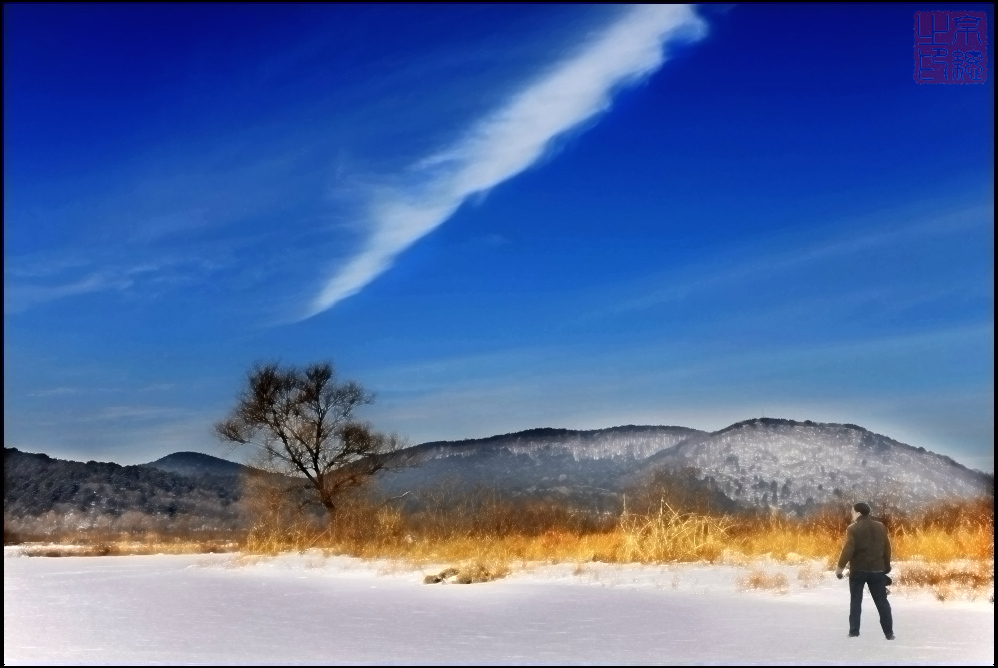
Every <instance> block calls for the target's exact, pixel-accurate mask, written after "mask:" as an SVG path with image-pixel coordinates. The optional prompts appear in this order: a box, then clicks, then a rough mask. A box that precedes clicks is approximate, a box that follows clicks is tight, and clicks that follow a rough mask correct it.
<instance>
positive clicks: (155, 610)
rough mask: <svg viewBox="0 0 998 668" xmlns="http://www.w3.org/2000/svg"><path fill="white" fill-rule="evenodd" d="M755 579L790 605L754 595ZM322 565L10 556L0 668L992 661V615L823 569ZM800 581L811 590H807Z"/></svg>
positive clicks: (974, 605) (221, 558) (222, 558)
mask: <svg viewBox="0 0 998 668" xmlns="http://www.w3.org/2000/svg"><path fill="white" fill-rule="evenodd" d="M750 569H757V570H758V569H761V570H764V571H766V572H769V573H776V572H782V573H784V575H785V576H786V578H787V581H788V583H789V591H788V592H787V593H785V594H780V593H778V592H775V591H770V590H761V591H755V590H745V589H744V587H743V586H742V585H740V584H739V583H740V582H741V581H743V580H744V578H745V577H746V575H747V574H748V573H749V571H750ZM431 570H432V569H427V570H425V571H423V570H418V571H417V570H408V569H401V568H399V567H397V566H392V565H390V564H386V563H371V562H362V561H358V560H354V559H347V558H342V557H329V558H326V557H324V556H322V555H321V554H319V553H312V554H305V555H287V556H282V557H277V558H253V557H247V556H240V555H182V556H166V555H157V556H145V557H143V556H132V557H62V558H45V557H23V556H19V552H18V551H17V549H16V548H15V549H11V548H5V559H4V664H5V665H11V664H20V665H24V664H81V663H84V664H133V663H134V664H153V663H169V664H180V663H187V664H190V663H194V664H243V663H246V664H271V663H274V664H302V663H322V664H329V663H363V664H369V663H392V664H437V663H444V664H467V663H473V664H496V663H500V664H524V663H531V664H532V663H545V664H558V663H573V664H580V663H582V664H616V663H656V664H661V663H697V664H704V663H707V664H716V663H725V664H727V663H742V664H773V663H775V664H813V663H816V664H881V665H882V664H911V663H920V664H942V663H953V664H968V663H970V664H973V663H987V664H993V663H994V606H993V604H991V603H989V602H988V601H987V598H986V597H985V598H983V599H981V600H977V601H967V600H964V601H959V600H958V601H945V602H939V601H937V600H935V599H933V598H932V597H931V595H929V594H913V595H908V596H905V595H902V594H901V593H900V592H894V593H893V594H892V595H891V601H892V605H893V608H894V617H895V633H896V634H897V636H898V638H897V640H895V641H893V642H888V641H886V640H885V639H884V638H883V635H882V634H881V632H880V628H879V625H878V623H877V618H876V613H875V610H874V608H873V605H872V601H870V600H869V598H867V599H866V601H865V605H864V621H863V632H862V635H861V636H860V637H859V638H855V639H850V638H848V637H847V636H846V631H847V622H846V617H847V614H848V603H849V601H848V598H849V594H848V589H847V587H846V584H845V582H843V581H838V580H836V579H835V578H834V577H833V576H831V575H830V574H828V573H826V572H822V571H820V570H818V565H817V564H807V563H804V564H802V565H785V564H784V565H779V564H761V565H760V564H755V565H752V566H737V565H720V566H718V565H713V566H712V565H673V566H638V565H628V566H620V565H605V564H587V565H584V566H581V567H578V568H577V567H576V566H575V565H574V564H567V565H555V566H534V567H528V568H526V569H519V568H518V569H516V570H515V571H514V574H513V575H512V576H510V577H509V578H507V579H505V580H501V581H497V582H490V583H485V584H474V585H457V584H437V585H424V584H422V577H423V575H424V573H428V572H431ZM798 576H802V577H803V579H799V577H798Z"/></svg>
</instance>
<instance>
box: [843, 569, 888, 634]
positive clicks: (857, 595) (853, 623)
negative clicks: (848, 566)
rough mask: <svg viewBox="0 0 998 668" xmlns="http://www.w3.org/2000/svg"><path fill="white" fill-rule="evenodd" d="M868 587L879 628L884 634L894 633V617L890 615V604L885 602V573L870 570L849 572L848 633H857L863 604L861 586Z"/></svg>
mask: <svg viewBox="0 0 998 668" xmlns="http://www.w3.org/2000/svg"><path fill="white" fill-rule="evenodd" d="M864 585H865V586H866V587H868V588H869V589H870V596H872V597H873V604H874V605H876V606H877V612H879V613H880V628H881V629H883V631H884V636H887V637H890V636H892V635H894V618H893V617H891V604H890V603H888V602H887V574H886V573H873V572H870V571H852V572H851V573H850V574H849V594H850V596H851V597H852V600H851V601H850V604H849V633H859V616H860V613H861V611H862V606H863V587H864Z"/></svg>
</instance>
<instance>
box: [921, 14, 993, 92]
mask: <svg viewBox="0 0 998 668" xmlns="http://www.w3.org/2000/svg"><path fill="white" fill-rule="evenodd" d="M987 80H988V16H987V14H986V13H984V12H970V11H960V10H943V11H933V12H915V81H917V82H918V83H920V84H923V83H936V84H975V83H984V82H985V81H987Z"/></svg>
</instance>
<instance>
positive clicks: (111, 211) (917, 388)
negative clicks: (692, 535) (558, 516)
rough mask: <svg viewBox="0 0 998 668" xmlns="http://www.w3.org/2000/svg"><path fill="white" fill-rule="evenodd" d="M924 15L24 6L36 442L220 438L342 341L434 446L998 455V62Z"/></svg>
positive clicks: (42, 445)
mask: <svg viewBox="0 0 998 668" xmlns="http://www.w3.org/2000/svg"><path fill="white" fill-rule="evenodd" d="M966 8H968V9H976V10H979V11H987V12H988V18H989V23H990V24H991V25H993V13H991V11H992V10H991V6H990V5H980V6H977V5H967V6H966ZM927 9H937V7H936V6H931V7H929V6H924V7H923V6H916V5H899V4H888V5H882V4H878V5H838V6H837V5H777V6H769V5H746V6H738V5H732V6H705V7H692V8H684V7H666V8H660V7H638V8H629V7H617V6H589V5H585V6H551V5H536V6H534V5H529V6H518V5H517V6H507V5H501V6H492V5H471V6H457V7H451V6H408V5H378V6H374V7H364V6H353V5H343V6H338V5H291V6H286V5H242V6H240V5H207V6H205V5H187V4H179V5H126V6H119V5H28V4H6V5H4V9H3V11H4V27H3V31H4V32H3V41H4V45H3V48H4V60H3V67H4V70H3V74H4V82H3V92H4V102H3V105H4V130H3V132H4V406H5V410H4V441H5V444H6V445H8V446H14V447H18V448H21V449H25V450H30V451H43V452H47V453H49V454H52V455H55V456H62V457H70V458H74V459H82V460H87V459H98V460H114V461H118V462H122V463H139V462H144V461H149V460H151V459H155V458H157V457H160V456H162V455H165V454H168V453H170V452H174V451H177V450H200V451H204V452H209V453H213V454H221V453H222V449H221V446H219V445H218V444H217V443H216V442H215V441H214V440H213V438H212V436H211V433H210V425H211V423H212V422H213V421H214V420H217V419H219V418H220V417H222V416H224V414H225V413H226V412H227V410H228V409H229V407H230V406H231V404H232V402H233V400H234V397H235V394H236V392H237V391H238V390H239V389H240V386H241V384H242V382H243V380H244V378H245V374H246V372H247V370H248V369H249V368H250V367H251V365H253V364H254V363H255V362H258V361H268V360H278V361H282V362H287V363H306V362H309V361H313V360H320V359H330V360H332V361H333V362H334V363H335V364H336V365H337V368H338V370H339V372H340V373H341V375H342V376H343V377H344V378H353V379H356V380H359V381H360V382H362V383H363V384H364V385H366V386H367V387H368V388H369V389H371V390H373V391H374V392H376V394H377V396H378V399H377V402H376V403H375V404H374V405H373V406H371V407H369V408H368V409H367V410H366V412H365V417H366V418H367V419H370V420H371V421H372V422H373V423H374V424H375V425H376V426H378V427H380V428H382V429H384V430H386V431H396V432H398V433H400V434H402V435H403V436H406V437H408V439H409V440H410V441H411V442H413V443H418V442H422V441H426V440H435V439H451V438H468V437H482V436H489V435H492V434H495V433H504V432H509V431H515V430H519V429H525V428H530V427H539V426H551V427H567V428H598V427H608V426H613V425H619V424H678V425H685V426H690V427H697V428H701V429H718V428H721V427H724V426H726V425H728V424H730V423H732V422H735V421H737V420H742V419H747V418H752V417H758V416H762V415H765V416H771V417H785V418H792V419H799V420H804V419H812V420H818V421H829V422H852V423H857V424H860V425H863V426H865V427H868V428H870V429H873V430H874V431H878V432H880V433H884V434H887V435H889V436H891V437H894V438H897V439H899V440H902V441H905V442H907V443H910V444H912V445H916V446H924V447H927V448H929V449H932V450H935V451H938V452H943V453H946V454H949V455H952V456H954V457H955V458H957V459H958V460H959V461H961V462H963V463H966V464H968V465H970V466H974V467H977V468H982V469H989V470H990V469H993V467H994V464H993V462H994V357H993V352H992V350H993V342H994V289H993V285H994V254H993V241H994V227H993V223H994V191H993V180H994V167H993V160H994V153H993V145H994V143H993V142H994V134H993V129H992V128H993V118H994V88H993V84H992V83H991V80H989V81H988V82H987V83H985V84H976V85H973V84H971V85H945V84H939V85H919V84H917V83H916V82H915V81H914V79H913V48H912V46H913V30H912V29H913V15H914V12H915V11H918V10H927ZM988 36H989V40H990V43H993V39H992V38H993V30H992V28H990V27H989V32H988Z"/></svg>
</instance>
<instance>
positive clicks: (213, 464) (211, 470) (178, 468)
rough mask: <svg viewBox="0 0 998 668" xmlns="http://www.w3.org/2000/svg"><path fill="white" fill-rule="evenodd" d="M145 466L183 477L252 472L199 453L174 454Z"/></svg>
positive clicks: (235, 474)
mask: <svg viewBox="0 0 998 668" xmlns="http://www.w3.org/2000/svg"><path fill="white" fill-rule="evenodd" d="M145 466H151V467H152V468H155V469H159V470H160V471H167V472H169V473H177V474H179V475H184V476H202V475H216V476H239V475H243V474H244V473H247V472H249V471H251V470H252V469H251V468H250V467H248V466H243V465H242V464H237V463H236V462H230V461H229V460H227V459H222V458H221V457H213V456H211V455H206V454H204V453H201V452H174V453H173V454H172V455H167V456H166V457H161V458H159V459H157V460H156V461H154V462H149V463H148V464H145Z"/></svg>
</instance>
